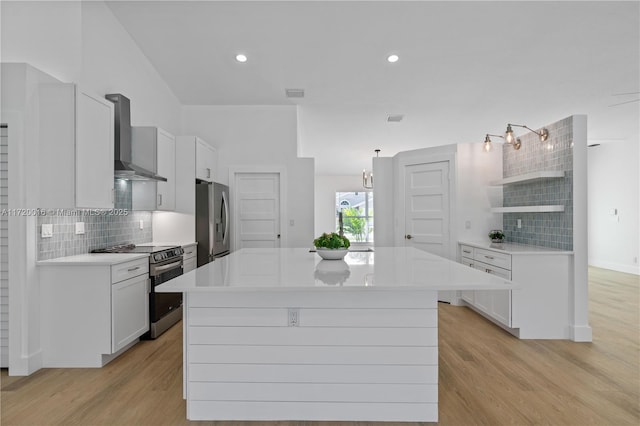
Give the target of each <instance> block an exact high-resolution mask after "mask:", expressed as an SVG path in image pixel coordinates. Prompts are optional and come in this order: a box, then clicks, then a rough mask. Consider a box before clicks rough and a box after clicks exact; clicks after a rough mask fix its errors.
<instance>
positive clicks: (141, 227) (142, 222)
mask: <svg viewBox="0 0 640 426" xmlns="http://www.w3.org/2000/svg"><path fill="white" fill-rule="evenodd" d="M140 229H144V220H142V219H140Z"/></svg>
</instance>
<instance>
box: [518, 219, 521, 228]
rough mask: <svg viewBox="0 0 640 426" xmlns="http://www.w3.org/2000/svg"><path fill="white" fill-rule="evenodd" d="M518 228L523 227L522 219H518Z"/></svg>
mask: <svg viewBox="0 0 640 426" xmlns="http://www.w3.org/2000/svg"><path fill="white" fill-rule="evenodd" d="M518 228H522V219H518Z"/></svg>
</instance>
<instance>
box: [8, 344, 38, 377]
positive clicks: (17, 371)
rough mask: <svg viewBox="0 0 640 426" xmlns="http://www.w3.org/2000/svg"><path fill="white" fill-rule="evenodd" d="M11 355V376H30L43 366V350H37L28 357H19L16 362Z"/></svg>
mask: <svg viewBox="0 0 640 426" xmlns="http://www.w3.org/2000/svg"><path fill="white" fill-rule="evenodd" d="M13 361H14V360H13V359H12V358H11V356H9V375H10V376H29V375H31V374H33V373H35V372H36V371H38V370H40V369H41V368H42V351H41V350H40V351H37V352H34V353H32V354H30V355H29V356H27V357H19V358H18V359H17V360H15V362H13Z"/></svg>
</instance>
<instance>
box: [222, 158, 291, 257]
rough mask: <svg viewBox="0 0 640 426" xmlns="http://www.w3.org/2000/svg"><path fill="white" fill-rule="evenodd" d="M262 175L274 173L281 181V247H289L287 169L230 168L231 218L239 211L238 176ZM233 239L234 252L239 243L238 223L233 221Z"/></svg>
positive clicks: (264, 166)
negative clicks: (237, 195)
mask: <svg viewBox="0 0 640 426" xmlns="http://www.w3.org/2000/svg"><path fill="white" fill-rule="evenodd" d="M254 173H255V174H259V173H260V174H261V173H274V174H277V175H278V180H279V191H280V194H279V197H280V247H281V248H282V247H287V227H286V226H285V225H286V223H287V221H288V219H287V208H286V206H287V168H286V167H284V166H279V165H260V166H250V165H249V166H229V197H231V203H230V205H229V209H230V211H229V217H230V218H234V217H235V212H236V211H238V210H237V205H236V203H237V202H238V197H236V175H238V174H254ZM232 223H233V226H232V232H233V238H231V247H230V250H231V251H232V252H233V251H235V250H236V249H237V247H238V246H239V243H238V235H240V234H239V233H238V221H237V220H232Z"/></svg>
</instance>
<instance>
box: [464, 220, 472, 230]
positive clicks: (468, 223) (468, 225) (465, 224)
mask: <svg viewBox="0 0 640 426" xmlns="http://www.w3.org/2000/svg"><path fill="white" fill-rule="evenodd" d="M464 229H471V221H470V220H467V221H466V222H465V223H464Z"/></svg>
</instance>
